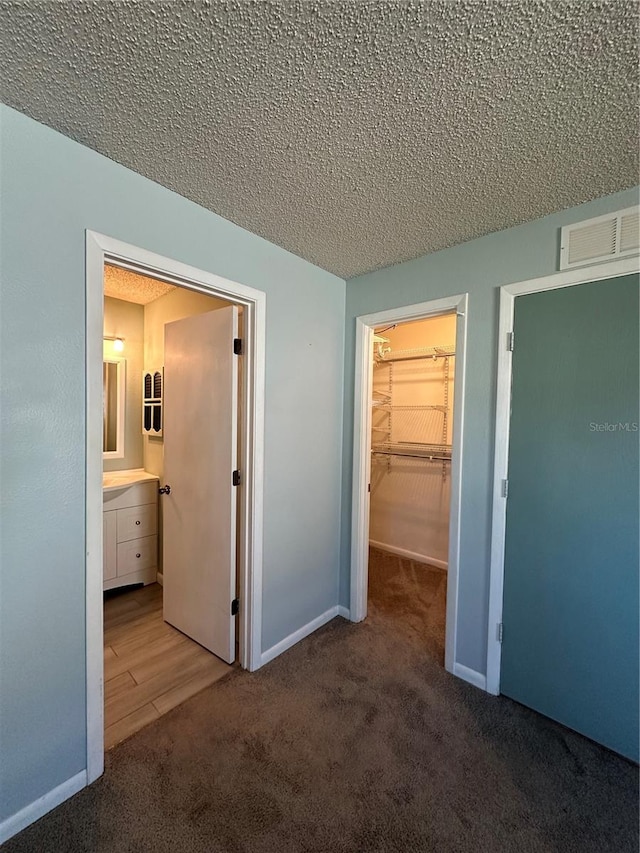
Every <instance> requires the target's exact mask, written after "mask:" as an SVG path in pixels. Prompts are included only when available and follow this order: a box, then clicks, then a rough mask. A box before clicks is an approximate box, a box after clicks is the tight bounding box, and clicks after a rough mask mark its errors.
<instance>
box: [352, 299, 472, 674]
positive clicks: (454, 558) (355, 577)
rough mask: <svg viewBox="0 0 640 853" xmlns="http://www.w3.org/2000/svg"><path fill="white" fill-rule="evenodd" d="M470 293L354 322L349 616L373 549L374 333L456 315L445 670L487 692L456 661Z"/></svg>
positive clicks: (359, 604)
mask: <svg viewBox="0 0 640 853" xmlns="http://www.w3.org/2000/svg"><path fill="white" fill-rule="evenodd" d="M467 301H468V297H467V294H460V295H457V296H448V297H444V298H442V299H434V300H432V301H430V302H422V303H419V304H417V305H407V306H405V307H403V308H392V309H390V310H388V311H381V312H379V313H376V314H368V315H366V316H361V317H357V318H356V354H355V392H354V425H353V484H352V519H351V600H350V609H349V618H350V619H351V621H352V622H360V621H361V620H362V619H364V618H365V617H366V615H367V587H368V549H369V481H370V470H371V394H372V384H373V357H372V354H373V330H374V328H375V327H377V326H383V325H387V324H390V323H402V322H407V321H409V320H422V319H426V318H427V317H437V316H438V315H441V314H446V313H450V312H452V311H455V312H456V315H457V319H456V381H455V387H454V404H453V406H454V408H453V449H452V455H451V503H450V516H449V558H448V572H447V618H446V638H445V668H446V669H447V670H448V671H449V672H454V673H455V674H456V675H458V676H460V677H462V678H464V679H465V680H467V681H471V682H472V683H473V684H476V686H478V687H482V688H484V680H483V677H480V676H479V674H476V673H475V672H473V671H472V670H469V669H467V667H461V666H460V665H459V664H457V663H456V639H457V618H458V571H459V562H460V558H459V555H460V500H461V491H462V482H461V481H462V448H463V429H464V388H465V351H466V341H467Z"/></svg>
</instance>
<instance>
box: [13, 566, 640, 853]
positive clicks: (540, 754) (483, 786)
mask: <svg viewBox="0 0 640 853" xmlns="http://www.w3.org/2000/svg"><path fill="white" fill-rule="evenodd" d="M394 559H395V558H386V557H380V556H378V557H376V558H375V567H374V566H372V582H371V603H370V616H369V618H368V619H367V620H366V622H364V623H362V624H360V625H352V624H350V623H348V622H346V621H344V620H342V619H339V618H338V619H334V620H333V621H332V622H331V623H330V624H328V625H326V626H325V627H324V628H322V629H320V630H319V631H317V632H316V633H315V634H313V635H312V636H310V637H308V638H307V639H306V640H304V641H302V642H301V643H299V644H298V645H297V646H295V647H294V648H293V649H291V650H290V651H288V652H286V653H285V654H284V655H282V656H281V657H280V658H278V659H277V660H275V661H273V662H272V663H271V664H269V665H268V666H266V667H265V668H264V669H262V670H260V671H259V672H257V673H254V674H252V675H250V674H248V673H245V672H242V671H240V670H234V671H232V672H231V673H230V675H229V676H227V677H226V678H224V679H222V680H221V681H219V682H218V683H216V684H215V685H213V686H212V687H210V688H208V689H207V690H205V691H203V692H202V693H200V694H198V695H197V696H195V697H193V698H192V699H190V700H189V701H188V702H186V703H185V704H184V705H182V706H180V707H179V708H176V709H175V710H173V711H171V712H170V713H169V714H167V715H166V716H164V717H162V718H161V719H160V720H158V721H157V722H155V723H153V724H151V725H150V726H148V727H147V728H146V729H144V730H143V731H141V732H139V733H138V734H136V735H134V736H133V737H132V738H131V739H130V740H128V741H126V742H125V743H123V744H121V745H119V746H117V747H116V748H115V749H113V750H112V751H111V752H109V753H108V755H107V768H106V772H105V775H104V776H103V777H102V778H101V779H100V780H98V781H97V782H96V783H95V784H93V785H92V786H91V787H90V788H88V789H86V790H84V791H81V792H80V793H79V794H78V795H76V796H75V797H74V798H73V799H72V800H70V801H68V802H67V803H65V804H63V805H62V806H60V807H59V808H58V809H56V810H55V811H54V812H53V813H51V814H50V815H48V816H46V817H45V818H43V819H42V820H41V821H39V822H38V823H37V824H35V825H34V826H32V827H29V828H28V829H27V830H25V831H24V832H23V833H21V834H20V835H19V836H17V837H16V838H14V839H12V840H11V841H9V842H8V843H7V844H6V845H5V846H4V847H3V848H2V853H36V851H37V853H77V851H87V853H128V852H129V851H130V853H134V851H135V853H147V851H149V853H182V851H188V853H217V851H221V853H258V851H259V852H260V853H320V851H322V853H324V852H325V851H326V853H359V851H363V853H369V851H380V853H383V851H384V853H386V851H390V853H391V851H398V853H413V851H416V853H418V851H434V853H449V851H451V853H453V851H455V853H466V851H469V853H471V851H473V853H502V851H504V853H506V852H507V851H514V853H515V851H517V853H528V852H529V851H535V853H542V851H554V853H560V851H562V853H572V851H575V852H576V853H591V851H592V852H593V853H605V851H612V853H614V851H615V853H627V852H628V851H637V850H638V789H637V779H638V773H637V768H636V767H634V766H633V765H631V764H629V763H628V762H626V761H624V760H623V759H621V758H619V757H617V756H616V755H613V754H612V753H610V752H608V751H607V750H605V749H603V748H601V747H599V746H597V745H596V744H594V743H591V742H590V741H588V740H586V739H584V738H582V737H581V736H580V735H577V734H574V733H572V732H569V731H567V730H566V729H564V728H562V727H561V726H558V725H556V724H554V723H552V722H551V721H549V720H546V719H544V718H543V717H540V716H538V715H537V714H535V713H533V712H531V711H529V710H528V709H526V708H523V707H521V706H519V705H517V704H515V703H513V702H511V701H509V700H508V699H503V698H494V697H491V696H488V695H486V694H485V693H483V692H481V691H480V690H477V689H475V688H474V687H471V686H470V685H468V684H466V683H464V682H462V681H460V680H458V679H456V678H453V677H452V676H451V675H449V674H448V673H446V672H445V671H444V669H443V668H442V666H441V662H440V661H441V657H442V638H443V610H442V602H443V599H444V585H443V584H444V583H446V578H443V577H442V575H441V574H439V575H435V574H433V573H430V574H429V579H428V582H427V576H425V577H423V578H422V581H424V583H421V582H420V578H419V576H418V575H416V568H415V566H414V567H413V568H412V567H411V565H410V564H409V565H407V564H405V565H403V563H404V562H405V561H397V560H396V562H395V563H394V562H393V561H394ZM385 562H386V563H387V571H386V572H385V569H384V564H385ZM434 571H435V570H434ZM378 574H379V577H378ZM389 576H390V577H389ZM383 577H388V579H389V581H390V586H391V590H390V592H391V595H390V596H387V597H385V596H383V595H382V594H381V592H380V586H379V583H378V581H379V580H380V579H381V578H383ZM403 589H404V591H405V593H404V594H403V592H402V590H403ZM394 601H395V604H394V603H393V602H394ZM438 602H439V603H438ZM420 612H422V616H423V617H424V619H422V621H421V618H422V617H420ZM436 614H438V615H436ZM427 617H429V618H427ZM438 620H439V621H438ZM427 622H428V623H429V624H427Z"/></svg>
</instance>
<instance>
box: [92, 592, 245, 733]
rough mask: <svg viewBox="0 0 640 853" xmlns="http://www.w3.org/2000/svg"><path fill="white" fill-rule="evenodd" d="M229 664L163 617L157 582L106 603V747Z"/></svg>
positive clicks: (195, 690) (210, 681)
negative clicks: (165, 620)
mask: <svg viewBox="0 0 640 853" xmlns="http://www.w3.org/2000/svg"><path fill="white" fill-rule="evenodd" d="M229 670H230V667H229V665H228V664H226V663H224V662H223V661H221V660H220V658H217V657H216V656H215V655H212V654H211V653H210V652H208V651H206V650H205V649H203V648H202V646H199V645H198V644H197V643H194V642H193V640H190V639H189V638H188V637H186V636H185V635H184V634H181V633H180V631H177V630H176V629H175V628H172V627H171V625H168V624H167V623H166V622H164V621H163V619H162V587H161V586H159V585H158V584H157V583H154V584H150V585H149V586H145V587H142V588H138V589H134V590H131V591H129V592H124V593H121V594H119V595H117V596H114V597H108V598H107V600H106V601H105V603H104V681H105V685H104V723H105V732H104V740H105V744H104V745H105V749H110V748H111V747H112V746H115V745H116V744H117V743H120V741H122V740H124V739H125V738H128V737H129V736H130V735H132V734H133V733H134V732H137V731H139V729H141V728H143V726H146V725H147V724H148V723H151V722H153V720H156V719H157V718H158V717H160V716H161V715H162V714H166V713H167V711H170V710H171V709H172V708H175V706H176V705H179V704H180V703H181V702H184V701H185V699H188V698H189V697H190V696H193V695H194V694H196V693H198V692H199V691H200V690H204V688H205V687H208V686H209V685H210V684H213V683H214V682H215V681H217V680H218V679H219V678H222V676H223V675H225V674H226V673H227V672H229Z"/></svg>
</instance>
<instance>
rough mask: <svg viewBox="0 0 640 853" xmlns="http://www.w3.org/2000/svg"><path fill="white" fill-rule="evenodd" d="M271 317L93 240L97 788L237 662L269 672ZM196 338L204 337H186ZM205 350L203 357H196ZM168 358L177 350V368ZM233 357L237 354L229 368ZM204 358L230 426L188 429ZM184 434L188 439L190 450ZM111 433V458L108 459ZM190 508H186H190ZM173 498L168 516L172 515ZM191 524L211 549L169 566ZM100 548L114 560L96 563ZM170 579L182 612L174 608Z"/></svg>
mask: <svg viewBox="0 0 640 853" xmlns="http://www.w3.org/2000/svg"><path fill="white" fill-rule="evenodd" d="M264 318H265V311H264V294H262V293H260V292H259V291H255V290H253V289H251V288H247V287H245V286H243V285H239V284H236V283H234V282H229V281H226V280H224V279H221V278H219V277H217V276H215V275H212V274H210V273H206V272H204V271H200V270H195V269H193V268H191V267H187V266H185V265H183V264H181V263H178V262H175V261H172V260H171V259H167V258H163V257H161V256H157V255H152V254H151V253H149V252H146V251H144V250H140V249H135V247H131V246H128V245H126V244H122V243H119V242H118V241H115V240H112V239H110V238H107V237H104V236H103V235H97V234H94V233H92V232H87V646H88V656H87V732H88V734H87V751H88V766H89V778H90V780H92V779H95V778H97V776H99V775H100V774H101V772H102V770H103V766H104V758H103V749H104V746H105V745H106V746H107V747H109V746H110V745H113V744H114V743H116V742H117V741H118V740H121V739H123V738H124V737H127V736H128V735H129V734H130V733H132V731H134V730H136V728H141V727H142V726H143V725H146V724H147V723H148V722H150V721H151V720H152V719H155V718H156V717H157V716H159V715H160V714H162V713H164V712H165V711H167V710H169V709H170V708H171V707H173V706H175V705H176V704H179V703H180V702H181V701H184V700H185V699H186V698H188V696H189V695H193V693H195V692H197V691H198V690H200V689H203V688H204V687H205V686H207V685H208V684H211V683H213V682H214V681H215V680H217V679H218V678H219V677H221V675H224V674H225V673H226V672H227V671H228V670H229V664H230V663H232V662H234V661H235V662H237V663H238V665H240V666H242V667H243V668H247V669H256V668H257V667H258V666H259V665H260V623H261V610H260V596H257V595H256V589H258V590H259V588H260V581H261V568H262V561H261V557H262V553H261V545H262V541H261V526H260V517H261V503H262V458H263V453H262V441H263V422H262V412H263V407H262V402H263V393H264V391H263V389H264ZM185 324H187V325H188V324H192V325H193V326H196V327H199V329H200V331H197V330H196V329H195V328H191V326H189V328H188V329H185ZM98 330H99V331H98ZM198 334H200V335H201V337H200V338H199V339H198V337H197V336H198ZM225 336H226V337H228V338H229V339H228V340H226V338H225ZM198 340H199V343H196V344H195V346H192V350H193V351H192V352H186V349H188V348H189V346H190V345H192V344H193V342H194V341H196V342H197V341H198ZM211 342H213V343H211ZM209 343H211V346H209ZM227 345H228V346H227ZM169 346H172V347H174V356H173V358H172V357H171V356H170V353H169V351H168V347H169ZM176 347H178V350H175V348H176ZM180 347H182V351H180ZM216 347H217V349H216ZM114 349H115V350H117V352H118V355H117V357H116V356H115V355H114V354H113V352H112V350H114ZM222 349H224V350H227V349H228V353H227V354H226V355H225V358H224V359H223V358H222V355H221V353H222ZM107 350H109V352H107ZM214 350H215V352H214ZM110 356H112V357H113V358H114V360H115V359H116V358H118V359H120V362H119V363H120V368H119V370H120V371H121V375H122V379H123V383H124V385H125V395H124V403H123V406H124V412H123V413H121V414H122V417H120V416H119V417H118V418H115V419H114V418H113V417H109V416H108V413H107V412H106V411H105V408H104V401H105V400H106V399H108V400H109V402H111V401H112V400H115V399H117V395H110V396H108V397H107V396H105V395H104V393H103V378H104V376H103V374H104V370H105V368H104V364H106V363H108V362H109V361H110ZM196 356H197V357H198V358H199V359H200V364H199V366H198V371H199V372H198V373H197V376H198V377H200V379H197V378H196V380H195V381H196V382H198V381H201V380H202V377H203V376H206V377H207V379H208V381H209V382H210V383H211V382H214V383H216V387H217V388H218V390H219V391H220V389H221V387H222V386H221V385H220V383H221V382H222V381H224V382H226V390H225V391H224V394H226V395H227V397H226V399H227V406H226V409H225V411H226V412H227V413H228V417H222V416H221V417H220V418H219V419H218V421H217V422H215V421H214V420H212V417H211V413H210V412H209V411H204V412H202V413H201V417H199V416H198V414H199V410H198V408H197V407H193V408H194V413H193V417H191V415H189V413H188V412H187V411H186V408H185V401H190V400H193V399H194V398H198V397H199V396H200V397H201V398H202V399H203V400H204V401H205V402H206V401H209V402H210V400H211V397H212V394H211V393H207V390H209V391H210V390H211V388H209V389H206V388H200V386H198V385H196V386H192V387H187V389H186V393H185V391H184V389H185V383H187V384H188V382H189V381H190V380H189V378H188V376H186V375H185V374H184V373H180V369H181V365H184V364H187V363H193V361H194V357H196ZM101 360H102V361H103V364H102V365H101V364H100V361H101ZM223 361H225V364H226V367H224V371H223V373H224V376H223V374H222V373H221V368H220V365H221V364H222V362H223ZM240 365H241V366H240ZM165 367H166V368H167V369H166V371H165ZM179 368H180V369H179ZM178 374H180V375H178ZM180 388H182V391H180ZM199 388H200V390H201V394H200V395H199V394H198V393H197V391H198V389H199ZM180 393H182V397H181V398H180ZM222 396H223V395H221V396H220V398H218V399H217V403H218V404H219V403H220V399H221V398H222ZM171 400H173V401H174V402H173V404H172V408H173V410H174V411H173V415H174V419H173V420H174V426H173V427H172V428H171V436H172V437H173V448H174V450H173V451H171V456H172V457H173V456H174V454H178V455H179V454H180V453H181V452H182V453H183V457H182V459H181V460H179V461H178V462H177V463H175V460H173V461H174V463H175V464H174V466H173V469H171V468H170V464H171V460H169V459H168V458H167V451H166V448H165V441H166V439H167V438H168V436H167V434H166V433H165V427H166V425H167V424H168V422H169V421H170V420H171V418H169V419H167V418H166V411H164V412H163V411H162V408H163V406H166V405H167V403H169V404H171ZM180 400H181V402H180ZM176 401H179V402H178V405H176ZM177 408H180V414H179V416H178V417H177V418H176V417H175V414H176V409H177ZM217 408H218V409H220V406H219V405H218V407H217ZM116 422H118V423H119V424H120V427H121V429H122V431H123V440H120V441H118V440H117V439H116V440H115V441H114V439H113V436H112V432H113V429H112V424H114V423H116ZM176 422H179V423H180V424H181V425H184V426H185V429H184V430H183V433H182V435H181V437H180V439H179V440H178V441H176V440H175V432H176V428H175V423H176ZM107 427H108V428H107ZM116 431H117V430H116ZM107 433H109V436H110V439H109V440H110V449H109V451H105V453H106V455H104V456H103V448H104V444H103V442H104V440H105V439H104V437H105V435H106V434H107ZM112 445H113V446H115V451H114V450H111V446H112ZM166 445H167V448H168V447H169V446H170V442H169V441H166ZM211 446H215V448H216V452H218V458H217V460H210V461H211V464H217V465H218V468H217V469H211V470H210V473H211V471H212V472H213V475H212V476H208V477H207V476H201V475H202V472H203V470H204V469H206V468H207V465H208V464H209V462H207V460H206V459H204V454H205V452H206V449H207V448H208V447H211ZM221 446H225V447H226V448H227V450H228V453H227V454H226V456H224V457H220V454H219V448H220V447H221ZM185 460H186V461H185ZM220 465H222V466H223V467H224V466H227V465H228V467H229V471H228V472H227V471H226V467H224V474H223V473H222V471H223V468H221V467H220ZM170 470H173V472H174V477H175V479H176V483H178V481H179V480H180V476H181V475H182V474H183V473H184V475H185V478H186V479H185V480H183V482H180V483H179V488H178V490H177V492H176V491H175V486H174V488H171V484H170V483H169V482H168V481H167V482H165V481H166V480H167V475H168V473H169V471H170ZM207 470H209V469H207ZM227 474H228V476H227ZM200 480H203V482H213V483H214V485H215V488H214V489H213V491H211V492H210V493H209V492H206V491H203V490H202V489H201V488H200V486H201V485H202V484H201V483H200ZM185 483H186V484H187V485H185ZM214 492H215V494H214ZM221 495H222V498H221V497H220V496H221ZM186 498H188V500H189V501H190V506H189V508H188V510H185V508H184V507H182V504H181V501H182V502H184V500H185V499H186ZM169 500H171V511H170V512H169V514H167V511H166V504H165V503H163V502H165V501H169ZM222 504H224V505H225V506H223V505H222ZM171 512H173V513H174V514H175V513H176V512H177V513H178V518H177V522H178V523H173V522H176V519H175V518H174V519H173V522H172V521H171ZM225 513H226V515H225ZM196 516H199V518H198V517H196ZM220 517H223V518H224V519H225V520H226V522H225V523H226V526H225V534H224V541H222V540H220V542H219V547H218V544H215V545H212V543H211V542H210V541H209V539H208V538H207V536H208V535H209V533H210V531H211V529H213V528H216V523H217V522H215V521H213V519H218V518H220ZM180 519H182V522H181V521H180ZM185 519H186V520H185ZM236 521H237V523H236ZM189 524H191V526H192V527H194V530H195V531H197V532H198V534H203V535H202V536H201V537H200V539H199V541H198V547H197V548H193V547H191V545H192V544H193V542H192V540H193V538H194V537H193V536H191V539H190V542H189V543H184V542H181V543H179V544H178V545H177V547H175V548H174V549H173V553H171V548H168V547H167V530H169V529H172V530H173V531H174V534H175V531H176V530H177V531H178V535H179V536H183V535H188V534H189V532H191V533H192V534H193V531H188V530H187V528H188V527H189ZM194 525H195V526H194ZM101 532H102V535H100V534H101ZM205 540H206V541H205ZM100 545H104V547H103V548H101V549H100V552H101V553H98V546H100ZM190 548H191V558H190V559H189V560H188V563H187V566H186V569H185V567H184V566H180V567H179V568H178V571H173V572H172V569H173V568H174V567H175V563H176V557H175V555H176V554H178V555H179V554H180V553H182V552H183V551H184V552H190ZM194 554H195V555H200V556H202V559H201V560H200V566H199V567H197V566H195V567H194V564H195V563H196V562H197V559H199V557H197V558H195V557H194ZM212 555H215V559H212ZM189 572H191V575H189ZM203 572H204V573H208V574H206V577H204V576H203ZM168 579H170V580H171V584H172V586H171V591H170V592H169V595H170V603H171V606H169V607H168V606H167V601H163V599H165V598H166V592H167V591H165V587H167V580H168ZM197 583H201V584H202V589H201V590H200V595H198V590H197V589H196V590H195V591H194V584H197ZM212 590H213V591H214V592H215V594H212V592H211V591H212ZM103 596H105V597H106V599H107V600H106V601H104V612H103ZM225 596H226V597H227V598H228V601H226V602H225V600H224V599H225ZM194 602H195V605H196V607H195V609H197V607H200V612H199V613H198V614H196V617H194V615H193V610H194ZM103 620H104V631H103ZM198 621H199V622H200V623H206V627H207V628H208V627H209V625H214V626H216V627H215V631H214V632H213V633H214V634H215V636H208V637H207V636H205V635H204V634H202V633H198V629H197V626H196V625H195V623H196V622H198ZM170 623H171V624H170ZM209 633H210V634H211V632H209ZM221 637H222V643H220V642H219V641H220V638H221ZM225 638H226V639H225ZM103 679H104V682H103ZM103 683H104V691H103ZM105 711H106V714H105ZM105 723H106V729H105ZM105 731H106V737H105Z"/></svg>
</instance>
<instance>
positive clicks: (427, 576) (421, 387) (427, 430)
mask: <svg viewBox="0 0 640 853" xmlns="http://www.w3.org/2000/svg"><path fill="white" fill-rule="evenodd" d="M455 336H456V317H455V314H446V315H442V316H438V317H430V318H427V319H424V320H417V321H412V322H407V323H402V324H398V325H394V326H391V327H381V328H378V329H376V330H375V336H374V343H373V352H372V359H373V387H372V399H371V406H372V413H371V429H372V433H371V496H370V521H369V545H370V551H369V606H370V607H373V608H376V609H378V610H379V611H383V612H384V613H386V614H387V615H388V616H389V618H398V619H405V620H406V619H408V620H411V621H412V622H413V623H414V626H413V627H414V629H415V633H416V636H417V639H418V642H422V643H424V646H425V648H426V649H427V650H428V652H429V653H430V654H431V656H433V657H434V658H436V659H437V660H438V662H440V663H443V662H444V640H445V611H446V593H447V560H448V550H449V514H450V494H451V448H452V428H453V399H454V393H453V392H454V383H455V364H456V340H455Z"/></svg>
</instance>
